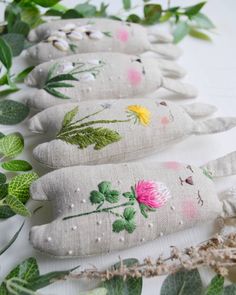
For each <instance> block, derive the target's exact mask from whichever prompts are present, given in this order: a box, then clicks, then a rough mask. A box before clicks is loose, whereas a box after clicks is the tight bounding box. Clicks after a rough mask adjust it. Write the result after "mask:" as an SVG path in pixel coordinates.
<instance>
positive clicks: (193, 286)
mask: <svg viewBox="0 0 236 295" xmlns="http://www.w3.org/2000/svg"><path fill="white" fill-rule="evenodd" d="M202 289H203V286H202V281H201V277H200V274H199V272H198V270H197V269H194V270H191V271H189V270H183V271H179V272H177V273H174V274H171V275H168V277H167V278H166V279H165V280H164V282H163V284H162V286H161V292H160V295H176V294H181V295H190V294H191V295H199V294H202Z"/></svg>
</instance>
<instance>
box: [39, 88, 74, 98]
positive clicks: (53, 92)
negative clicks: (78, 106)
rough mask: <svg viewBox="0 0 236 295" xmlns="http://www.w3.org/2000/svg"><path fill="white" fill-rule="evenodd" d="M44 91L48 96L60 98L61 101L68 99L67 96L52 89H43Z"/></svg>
mask: <svg viewBox="0 0 236 295" xmlns="http://www.w3.org/2000/svg"><path fill="white" fill-rule="evenodd" d="M43 89H44V90H46V91H47V92H48V93H49V94H51V95H53V96H55V97H58V98H62V99H70V97H69V96H67V95H65V94H63V93H61V92H59V91H57V90H55V89H54V88H48V87H44V88H43Z"/></svg>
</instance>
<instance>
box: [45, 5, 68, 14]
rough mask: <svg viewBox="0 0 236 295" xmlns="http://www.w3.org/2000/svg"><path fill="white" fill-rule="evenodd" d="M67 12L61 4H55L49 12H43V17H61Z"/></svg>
mask: <svg viewBox="0 0 236 295" xmlns="http://www.w3.org/2000/svg"><path fill="white" fill-rule="evenodd" d="M66 11H67V8H66V7H65V6H63V5H61V4H59V3H58V4H56V5H54V6H52V7H51V8H50V9H49V10H47V11H46V12H45V15H48V16H62V15H63V13H65V12H66Z"/></svg>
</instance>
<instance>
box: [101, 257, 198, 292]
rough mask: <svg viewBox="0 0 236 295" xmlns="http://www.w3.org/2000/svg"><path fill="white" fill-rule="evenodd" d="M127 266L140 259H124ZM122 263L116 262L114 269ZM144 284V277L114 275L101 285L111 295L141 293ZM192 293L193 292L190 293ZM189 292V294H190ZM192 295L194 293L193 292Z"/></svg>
mask: <svg viewBox="0 0 236 295" xmlns="http://www.w3.org/2000/svg"><path fill="white" fill-rule="evenodd" d="M122 263H123V264H124V265H126V266H127V267H132V266H135V265H136V264H138V263H139V261H138V260H137V259H135V258H130V259H125V260H124V261H122ZM120 267H121V263H120V262H119V263H116V264H115V265H114V266H113V267H112V269H115V270H116V269H119V268H120ZM142 286H143V278H142V277H141V278H132V277H127V278H126V280H124V279H123V278H122V277H119V276H117V277H114V278H112V279H110V280H106V281H104V282H102V284H101V287H104V288H106V289H107V290H108V294H109V295H117V294H119V295H141V294H142ZM190 294H191V293H190ZM190 294H189V295H190ZM191 295H192V294H191Z"/></svg>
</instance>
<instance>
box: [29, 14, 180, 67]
mask: <svg viewBox="0 0 236 295" xmlns="http://www.w3.org/2000/svg"><path fill="white" fill-rule="evenodd" d="M29 39H30V40H31V41H33V42H35V41H36V42H37V41H41V42H40V43H39V44H37V45H35V46H33V47H31V48H29V49H28V55H29V57H30V58H31V59H32V61H33V62H34V63H42V62H45V61H48V60H51V59H55V58H59V57H65V56H68V55H72V54H75V53H87V52H99V51H102V52H104V51H108V52H122V53H129V54H141V53H144V52H146V51H153V52H155V53H158V54H159V55H160V56H164V57H165V58H169V59H176V58H178V57H179V56H180V55H181V50H180V49H179V48H178V47H177V46H175V45H173V44H163V42H170V41H172V38H171V36H170V35H168V34H165V35H164V34H161V33H158V32H154V33H152V32H151V31H149V30H147V29H146V28H145V27H142V26H140V25H138V24H132V23H127V22H120V21H115V20H109V19H99V18H97V19H94V18H93V19H86V18H85V19H69V20H60V21H52V22H49V23H45V24H42V25H40V26H39V27H37V28H36V29H34V30H32V31H31V32H30V34H29ZM160 42H161V43H160Z"/></svg>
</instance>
